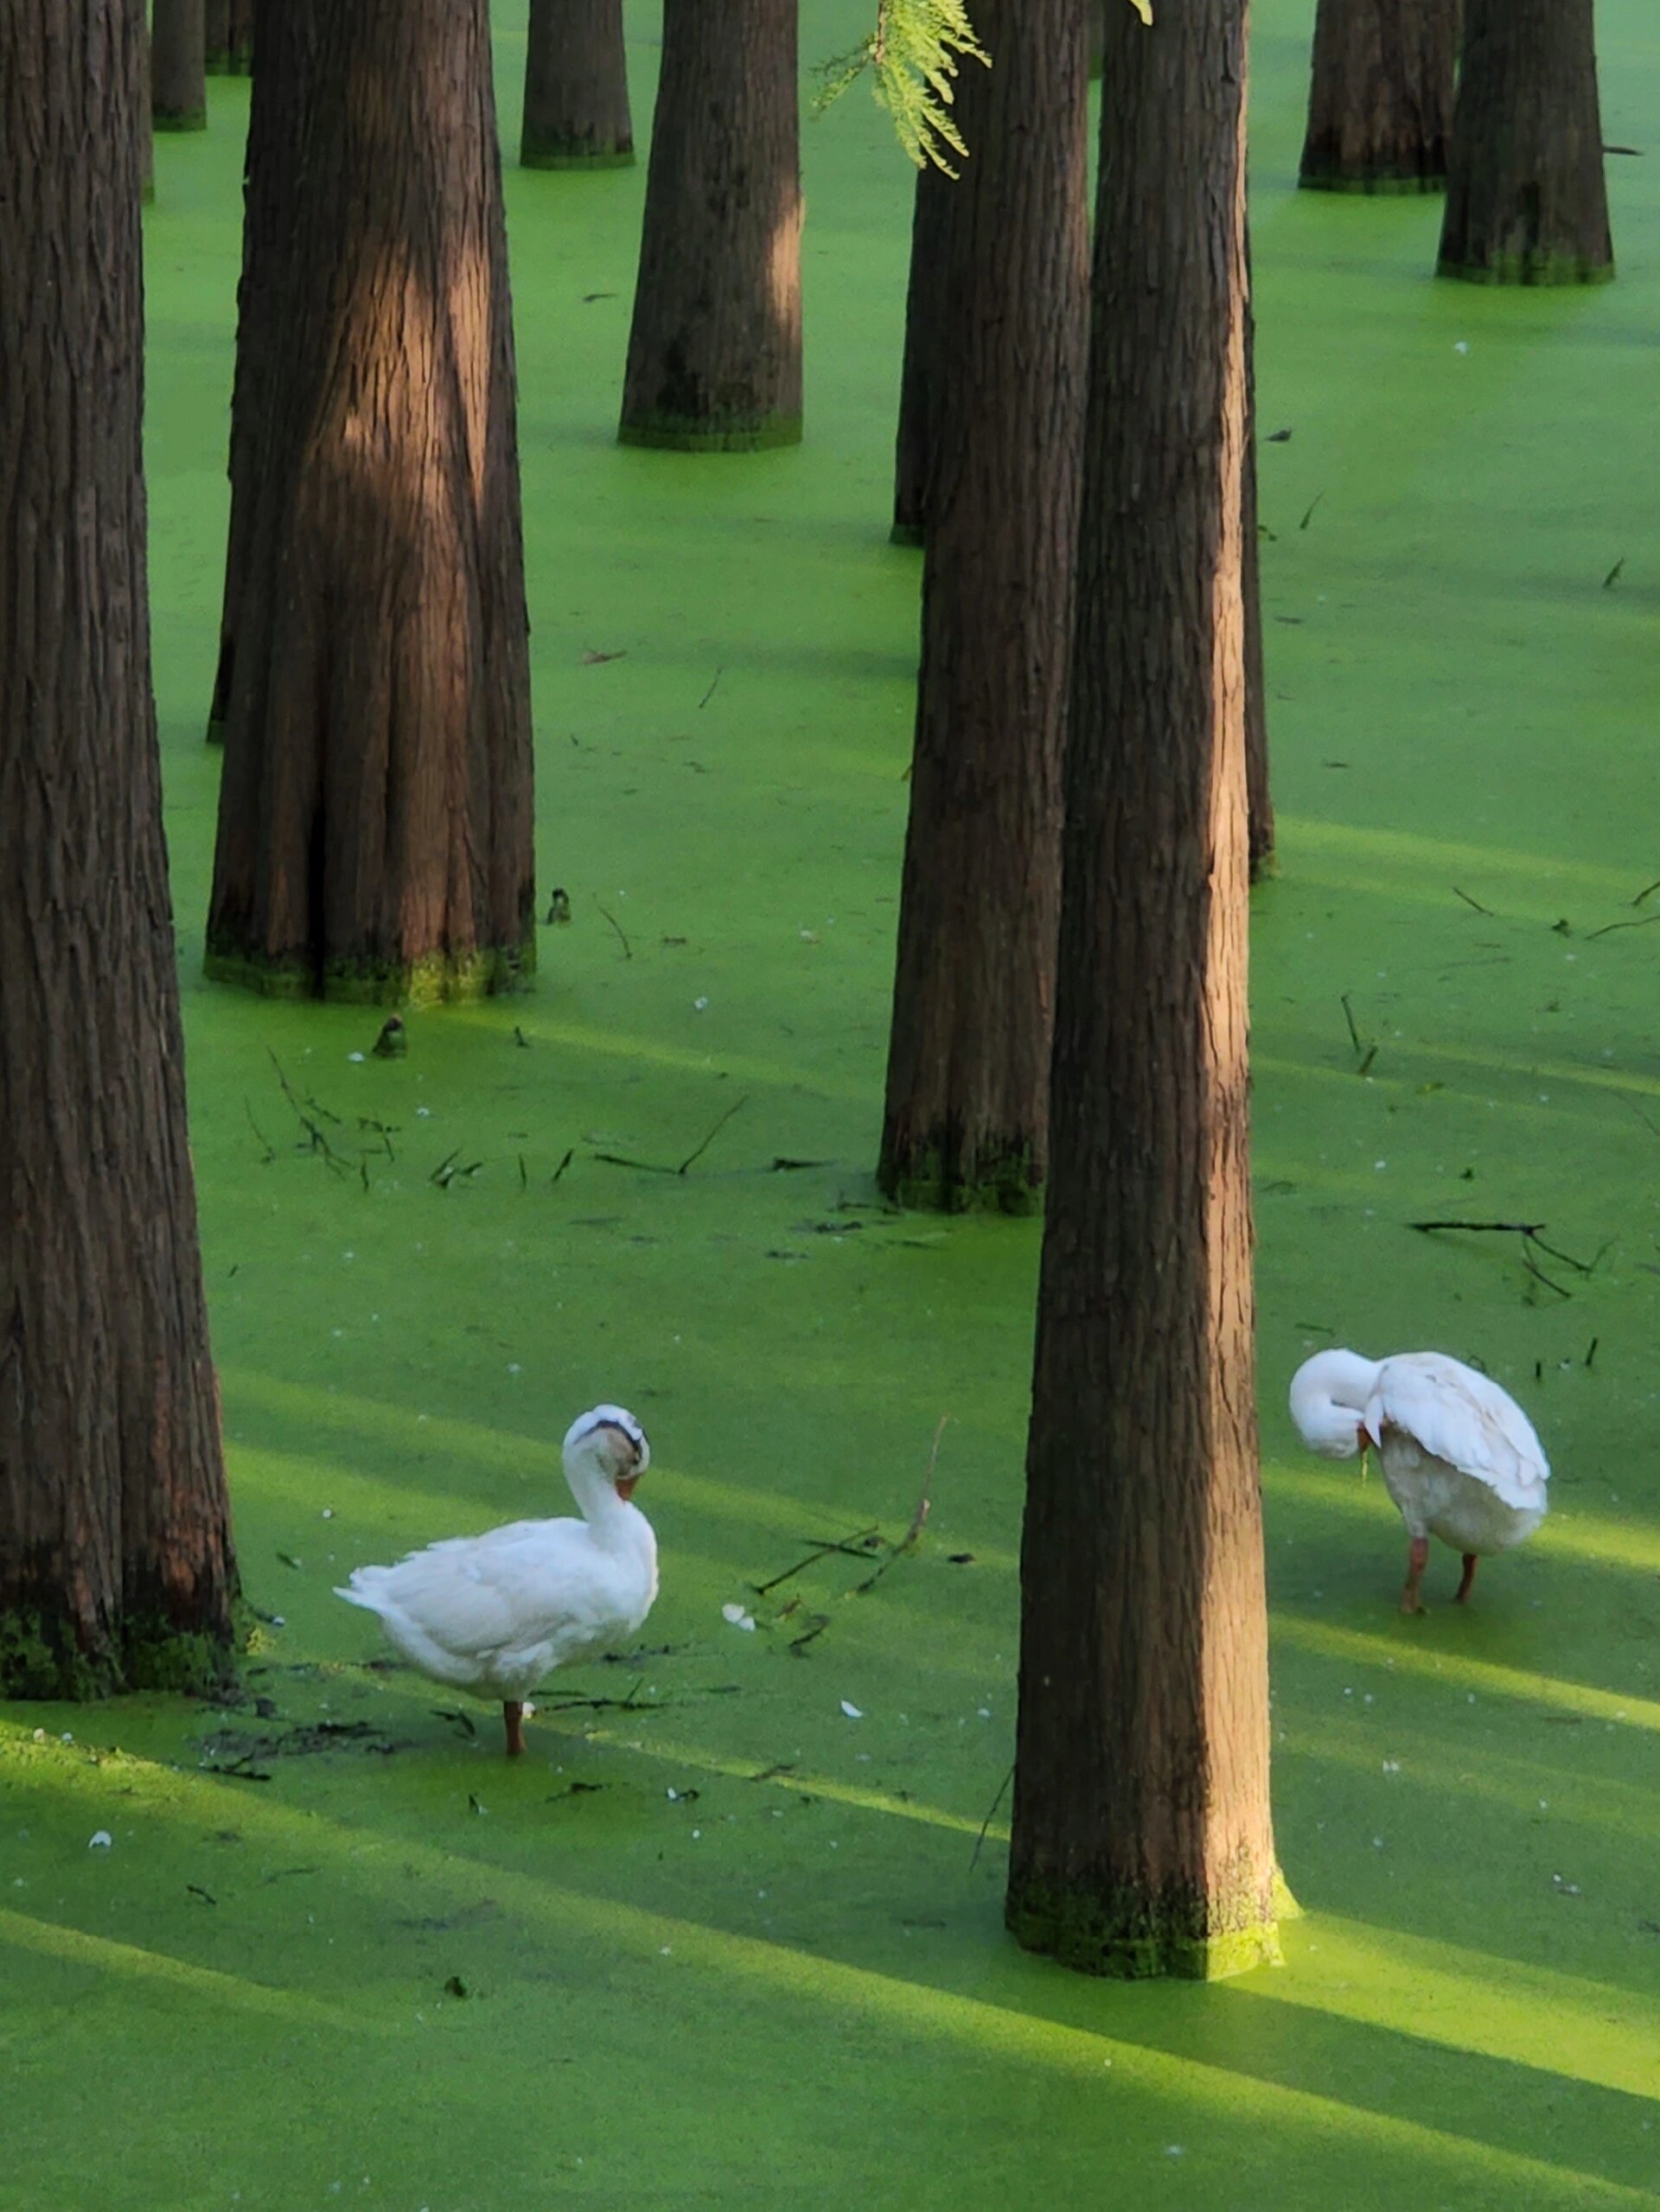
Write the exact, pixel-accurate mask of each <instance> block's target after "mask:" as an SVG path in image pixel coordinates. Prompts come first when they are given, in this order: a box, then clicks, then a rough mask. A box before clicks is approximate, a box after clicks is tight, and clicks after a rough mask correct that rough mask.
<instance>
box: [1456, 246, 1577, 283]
mask: <svg viewBox="0 0 1660 2212" xmlns="http://www.w3.org/2000/svg"><path fill="white" fill-rule="evenodd" d="M1435 274H1436V275H1437V276H1438V277H1452V278H1453V279H1454V281H1455V282H1457V283H1459V284H1612V282H1613V281H1614V265H1613V263H1612V261H1586V260H1581V259H1580V257H1579V256H1578V255H1577V254H1572V253H1557V254H1542V253H1501V254H1498V255H1496V256H1495V257H1494V258H1493V259H1492V260H1491V261H1452V260H1449V259H1448V258H1446V256H1445V255H1443V256H1442V258H1440V260H1439V261H1438V262H1437V263H1436V264H1435Z"/></svg>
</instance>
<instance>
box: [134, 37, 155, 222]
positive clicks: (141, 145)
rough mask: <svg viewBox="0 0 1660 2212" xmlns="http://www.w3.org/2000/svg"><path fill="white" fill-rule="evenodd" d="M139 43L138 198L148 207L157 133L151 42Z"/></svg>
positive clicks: (143, 40)
mask: <svg viewBox="0 0 1660 2212" xmlns="http://www.w3.org/2000/svg"><path fill="white" fill-rule="evenodd" d="M138 43H139V47H140V48H141V51H140V54H139V57H138V104H139V108H140V111H141V117H142V119H141V121H140V123H139V126H138V197H139V199H140V201H142V202H143V204H144V206H145V207H149V206H150V203H151V202H152V201H154V199H155V197H156V133H155V131H154V128H153V126H152V124H151V118H150V40H149V38H148V37H145V38H143V39H141V40H140V41H139V42H138Z"/></svg>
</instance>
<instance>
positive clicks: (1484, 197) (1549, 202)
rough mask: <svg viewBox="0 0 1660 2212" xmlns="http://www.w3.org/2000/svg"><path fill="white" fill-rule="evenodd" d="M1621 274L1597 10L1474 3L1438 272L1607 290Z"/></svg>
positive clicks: (1504, 1) (1524, 2)
mask: <svg viewBox="0 0 1660 2212" xmlns="http://www.w3.org/2000/svg"><path fill="white" fill-rule="evenodd" d="M1613 273H1614V248H1613V240H1612V237H1611V236H1610V234H1609V229H1608V190H1607V183H1606V178H1605V176H1604V174H1603V159H1602V116H1601V112H1600V105H1599V99H1598V96H1597V45H1596V29H1595V23H1594V19H1593V10H1592V0H1465V14H1464V48H1463V54H1462V59H1461V62H1460V67H1459V99H1458V106H1457V109H1456V112H1455V113H1454V117H1453V124H1452V152H1451V156H1450V158H1449V161H1448V167H1447V181H1446V218H1445V220H1444V221H1443V223H1442V226H1441V251H1440V260H1439V262H1438V263H1437V265H1436V274H1437V275H1438V276H1441V277H1462V278H1463V279H1464V280H1465V283H1467V284H1606V282H1607V281H1608V279H1609V278H1610V277H1612V275H1613Z"/></svg>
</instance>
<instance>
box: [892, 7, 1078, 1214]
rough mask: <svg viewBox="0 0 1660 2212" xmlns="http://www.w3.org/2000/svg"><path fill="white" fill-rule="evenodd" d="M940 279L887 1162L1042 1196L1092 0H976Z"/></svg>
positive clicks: (1001, 1201) (952, 1198) (968, 1187)
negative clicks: (975, 53) (1088, 7)
mask: <svg viewBox="0 0 1660 2212" xmlns="http://www.w3.org/2000/svg"><path fill="white" fill-rule="evenodd" d="M974 29H975V31H976V33H977V34H978V35H979V37H980V41H981V43H982V44H983V45H984V46H985V47H986V51H987V52H988V53H989V54H991V56H992V59H993V66H992V67H991V68H990V69H989V70H987V69H981V68H974V69H972V70H970V71H969V72H968V73H967V75H966V76H965V77H964V78H963V79H962V80H961V81H960V85H959V90H958V97H957V107H956V113H957V119H958V121H959V123H960V124H961V129H962V131H963V135H964V137H965V139H966V141H967V144H968V146H969V147H970V149H971V153H970V156H969V157H968V159H967V161H965V162H964V163H963V166H962V175H961V181H960V182H956V183H949V182H948V186H947V196H946V202H945V208H946V212H945V220H944V226H943V232H942V237H941V239H940V241H939V247H940V252H941V257H942V264H941V281H940V283H939V285H938V288H937V293H936V297H935V316H936V318H937V320H936V322H935V329H934V334H933V345H934V347H935V349H936V350H935V356H934V357H935V360H936V361H937V362H938V363H939V364H941V365H942V366H943V365H944V364H947V363H949V364H950V366H951V367H952V370H953V372H954V373H953V374H952V375H951V376H950V377H949V379H942V380H941V381H940V382H939V384H938V385H937V386H936V387H935V392H934V395H933V396H934V408H933V420H932V435H931V444H932V452H931V456H930V464H929V475H928V481H927V491H926V499H925V504H926V509H927V513H928V516H929V529H928V539H927V546H926V551H925V553H924V556H923V659H922V673H921V678H920V680H919V684H918V690H917V705H916V748H915V751H914V754H913V756H912V766H911V780H910V827H909V831H908V832H907V836H906V840H905V864H904V875H903V885H902V890H901V897H900V913H899V944H898V957H897V972H896V974H895V979H894V992H893V1021H892V1030H891V1042H890V1044H889V1050H888V1081H887V1104H886V1111H885V1114H884V1124H883V1131H882V1153H881V1162H880V1166H879V1169H878V1180H879V1181H880V1182H881V1185H882V1188H883V1189H884V1190H885V1191H886V1192H887V1193H888V1194H889V1195H890V1196H893V1197H897V1198H899V1199H901V1200H902V1201H903V1202H904V1203H906V1204H908V1205H925V1206H936V1207H940V1208H944V1209H946V1210H948V1211H952V1212H958V1211H961V1210H964V1209H966V1208H971V1207H975V1206H982V1205H992V1206H998V1207H1000V1208H1003V1209H1004V1210H1006V1211H1010V1212H1021V1213H1024V1212H1025V1211H1027V1210H1028V1209H1029V1208H1031V1206H1032V1204H1033V1203H1034V1201H1035V1195H1036V1193H1037V1191H1038V1189H1039V1187H1040V1186H1041V1184H1042V1182H1043V1180H1044V1172H1045V1170H1046V1166H1047V1158H1048V1149H1049V1148H1048V1119H1049V1052H1050V1019H1051V1015H1052V1010H1053V1004H1054V969H1055V931H1056V925H1057V912H1058V908H1059V897H1060V796H1061V794H1060V768H1061V736H1062V730H1063V725H1064V721H1065V712H1066V685H1067V675H1068V663H1069V654H1070V645H1071V610H1072V571H1073V562H1074V556H1075V549H1076V533H1077V503H1078V471H1079V462H1080V458H1081V450H1082V434H1083V378H1084V343H1085V339H1086V336H1087V333H1088V306H1087V303H1088V297H1089V199H1088V195H1089V121H1088V106H1087V102H1086V87H1087V82H1088V80H1087V76H1086V55H1085V41H1084V25H1083V22H1082V16H1081V14H1080V11H1079V8H1078V0H979V4H978V5H977V7H976V9H975V11H974Z"/></svg>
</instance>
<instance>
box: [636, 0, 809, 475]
mask: <svg viewBox="0 0 1660 2212" xmlns="http://www.w3.org/2000/svg"><path fill="white" fill-rule="evenodd" d="M796 13H797V6H796V0H663V66H662V75H661V79H660V80H659V82H658V86H657V107H656V112H655V114H654V118H653V121H652V131H651V162H650V165H649V168H648V170H647V175H646V215H645V225H644V228H643V231H642V236H641V241H640V271H639V275H638V277H637V278H636V280H635V294H634V323H633V328H631V330H630V331H629V366H628V373H627V376H626V378H625V379H624V384H623V420H622V425H621V428H620V430H619V431H618V436H619V437H620V438H621V439H622V442H623V444H624V445H658V446H673V447H677V448H679V449H682V450H684V451H686V452H725V453H746V452H752V451H754V450H755V449H757V448H758V447H761V446H770V445H794V444H795V443H796V442H797V440H798V439H799V438H800V437H801V173H800V165H799V156H798V146H797V140H798V137H799V130H798V124H797V100H796V89H795V18H796Z"/></svg>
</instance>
